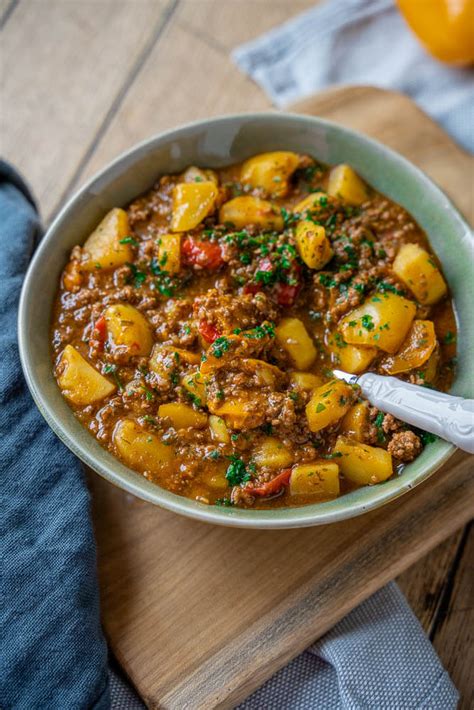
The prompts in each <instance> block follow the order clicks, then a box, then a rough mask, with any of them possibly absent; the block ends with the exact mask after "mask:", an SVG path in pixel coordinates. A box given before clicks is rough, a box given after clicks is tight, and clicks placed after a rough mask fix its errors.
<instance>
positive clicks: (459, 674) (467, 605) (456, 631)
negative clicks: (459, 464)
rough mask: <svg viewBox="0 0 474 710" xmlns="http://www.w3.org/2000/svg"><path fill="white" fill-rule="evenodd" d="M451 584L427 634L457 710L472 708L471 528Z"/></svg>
mask: <svg viewBox="0 0 474 710" xmlns="http://www.w3.org/2000/svg"><path fill="white" fill-rule="evenodd" d="M450 582H451V584H449V585H448V587H447V589H446V592H445V596H444V598H442V600H441V606H440V610H439V612H438V618H437V619H436V625H435V628H434V629H433V632H432V634H431V638H432V641H433V645H434V647H435V649H436V650H437V652H438V654H439V656H440V658H441V661H442V662H443V664H444V666H445V668H447V669H448V671H449V674H450V676H451V678H452V680H453V682H454V684H455V686H456V687H457V689H458V690H459V693H460V695H461V702H460V706H459V710H470V709H471V708H473V707H474V526H473V525H472V524H471V525H470V526H469V527H468V528H467V529H466V532H465V535H464V536H463V540H462V543H461V547H460V550H459V556H458V559H457V560H456V568H455V569H454V570H453V574H452V579H451V580H450Z"/></svg>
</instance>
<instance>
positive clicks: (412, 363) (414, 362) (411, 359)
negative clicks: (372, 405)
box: [380, 320, 436, 375]
mask: <svg viewBox="0 0 474 710" xmlns="http://www.w3.org/2000/svg"><path fill="white" fill-rule="evenodd" d="M435 347H436V334H435V329H434V324H433V323H432V322H431V321H430V320H414V321H413V323H412V325H411V328H410V330H409V331H408V335H407V337H406V338H405V340H404V341H403V343H402V346H401V348H400V350H399V351H398V352H397V353H396V354H395V355H387V356H386V357H384V359H383V360H382V362H381V363H380V367H381V368H382V369H383V370H384V371H385V372H386V373H387V374H388V375H397V374H398V373H399V372H408V370H413V369H414V368H415V367H421V365H423V364H424V363H425V362H426V361H427V360H428V359H429V358H430V356H431V353H432V352H433V350H434V349H435Z"/></svg>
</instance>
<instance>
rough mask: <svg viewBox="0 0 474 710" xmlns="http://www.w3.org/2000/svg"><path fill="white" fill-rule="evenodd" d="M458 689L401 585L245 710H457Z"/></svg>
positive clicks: (356, 614)
mask: <svg viewBox="0 0 474 710" xmlns="http://www.w3.org/2000/svg"><path fill="white" fill-rule="evenodd" d="M457 700H458V693H457V691H456V689H455V687H454V686H453V684H452V682H451V680H450V678H449V676H448V674H447V672H446V671H445V670H444V668H443V667H442V665H441V663H440V661H439V658H438V656H437V655H436V653H435V651H434V650H433V647H432V645H431V643H430V642H429V640H428V638H427V637H426V636H425V634H424V632H423V630H422V628H421V626H420V624H419V621H418V619H417V618H416V617H415V615H414V614H413V612H412V610H411V609H410V607H409V606H408V604H407V602H406V600H405V598H404V596H403V594H402V593H401V592H400V590H399V588H398V587H397V585H396V584H395V583H393V582H392V583H391V584H388V585H387V586H386V587H384V588H383V589H381V590H380V591H378V592H376V593H375V594H374V595H373V596H372V597H370V599H368V600H367V601H365V602H364V603H363V604H361V605H360V606H358V607H357V608H356V609H354V610H353V611H352V612H351V613H350V614H348V615H347V616H346V617H345V618H344V619H343V620H342V621H340V622H339V623H338V624H336V626H334V628H332V629H331V631H329V633H327V634H326V635H325V636H323V637H322V638H321V639H320V640H319V641H318V642H317V643H315V644H314V645H313V646H311V647H310V648H309V649H308V650H307V651H305V653H303V654H301V655H300V656H298V657H297V658H295V660H294V661H292V662H291V663H289V664H288V665H287V666H286V667H285V668H283V669H282V670H281V671H279V672H278V673H276V675H274V676H273V677H272V678H271V679H270V680H269V681H267V682H266V683H265V685H263V686H262V687H261V688H259V690H257V691H256V692H255V693H254V694H253V695H251V696H250V697H249V698H248V699H247V700H246V701H245V702H244V703H242V704H241V705H239V706H238V707H239V710H259V709H260V708H266V710H280V709H281V708H291V709H292V710H311V709H314V708H324V710H363V709H364V710H366V709H367V708H369V709H372V708H373V710H380V709H381V708H387V710H402V709H403V710H421V708H426V710H428V708H429V710H454V708H455V707H456V705H457Z"/></svg>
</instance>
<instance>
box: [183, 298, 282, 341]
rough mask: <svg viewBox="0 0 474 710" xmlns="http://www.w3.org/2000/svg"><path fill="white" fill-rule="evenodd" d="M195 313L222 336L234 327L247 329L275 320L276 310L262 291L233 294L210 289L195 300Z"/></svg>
mask: <svg viewBox="0 0 474 710" xmlns="http://www.w3.org/2000/svg"><path fill="white" fill-rule="evenodd" d="M194 315H195V317H196V318H197V319H198V320H199V321H205V322H206V323H209V324H210V325H214V326H215V327H216V328H217V330H218V331H219V333H220V334H221V335H222V334H224V333H229V332H231V331H232V330H234V329H235V328H241V329H242V330H248V329H249V328H254V327H255V326H256V325H260V324H261V323H262V322H263V321H265V320H268V321H274V320H275V319H276V317H277V310H276V308H275V305H274V304H273V303H272V301H271V300H270V299H269V298H268V296H266V295H265V294H264V293H257V294H256V295H255V296H254V295H251V294H246V295H240V296H236V295H231V294H226V293H220V292H219V291H217V289H210V290H209V291H207V292H206V293H205V294H203V295H202V296H198V297H197V298H196V299H195V300H194Z"/></svg>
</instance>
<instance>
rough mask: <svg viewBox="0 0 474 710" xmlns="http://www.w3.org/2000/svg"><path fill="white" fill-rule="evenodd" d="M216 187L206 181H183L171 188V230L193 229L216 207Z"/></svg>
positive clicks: (183, 230) (184, 230) (185, 230)
mask: <svg viewBox="0 0 474 710" xmlns="http://www.w3.org/2000/svg"><path fill="white" fill-rule="evenodd" d="M217 195H218V189H217V187H216V185H215V184H214V183H213V182H211V181H210V180H209V181H207V182H183V183H179V184H178V185H176V186H175V187H174V189H173V214H172V218H171V231H172V232H187V231H188V230H190V229H194V227H197V226H198V224H200V223H201V222H202V220H203V219H204V218H205V217H207V216H208V215H209V214H211V212H213V211H214V209H215V207H216V200H217Z"/></svg>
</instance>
